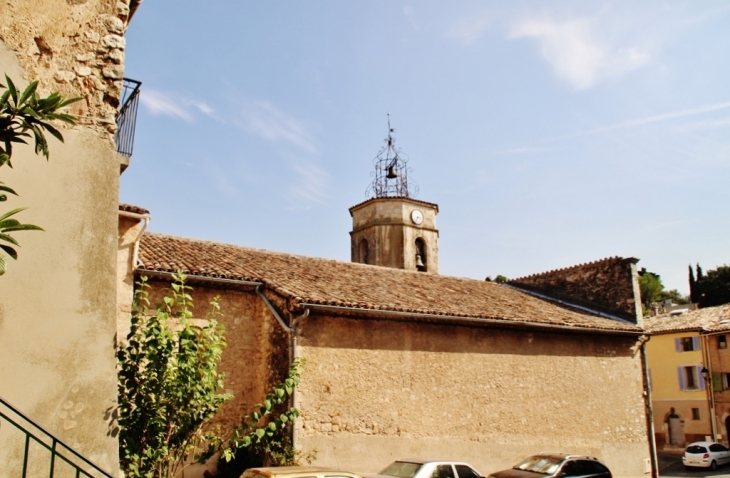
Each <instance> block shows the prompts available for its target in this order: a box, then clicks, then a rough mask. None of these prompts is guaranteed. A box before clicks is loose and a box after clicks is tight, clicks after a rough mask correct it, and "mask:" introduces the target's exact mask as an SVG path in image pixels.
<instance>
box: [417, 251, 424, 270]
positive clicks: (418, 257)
mask: <svg viewBox="0 0 730 478" xmlns="http://www.w3.org/2000/svg"><path fill="white" fill-rule="evenodd" d="M416 267H424V264H423V261H422V260H421V254H416Z"/></svg>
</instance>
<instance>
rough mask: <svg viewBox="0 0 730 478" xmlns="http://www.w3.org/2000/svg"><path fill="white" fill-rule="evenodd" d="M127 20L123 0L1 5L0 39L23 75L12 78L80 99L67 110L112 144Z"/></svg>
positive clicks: (16, 0)
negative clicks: (14, 57)
mask: <svg viewBox="0 0 730 478" xmlns="http://www.w3.org/2000/svg"><path fill="white" fill-rule="evenodd" d="M128 17H129V1H128V0H12V1H9V2H3V5H2V6H0V41H2V43H4V44H5V45H6V47H7V48H9V49H10V50H12V51H13V52H14V53H15V56H16V57H17V59H18V62H19V64H20V67H21V68H22V70H23V72H24V75H23V78H17V77H14V78H11V79H12V80H13V82H15V83H18V84H20V83H27V82H29V81H33V80H39V91H41V93H42V94H43V93H46V94H47V93H50V92H51V91H60V92H61V93H62V94H64V95H67V96H70V97H81V98H82V101H79V102H76V103H74V104H73V105H72V106H71V107H70V112H72V113H73V114H76V115H78V116H79V119H80V123H81V124H83V125H86V126H88V127H90V128H92V129H94V130H96V131H98V132H105V133H106V134H105V135H104V136H106V139H107V140H108V141H112V140H113V134H114V133H115V131H116V112H117V108H118V106H119V98H120V94H121V88H122V81H121V80H122V78H123V76H124V48H125V39H124V32H125V30H126V28H127V19H128ZM0 68H2V69H3V71H2V72H0V73H5V72H6V70H7V68H6V67H5V65H4V64H0ZM23 80H25V81H23ZM2 83H3V84H4V83H5V82H4V81H3V82H2Z"/></svg>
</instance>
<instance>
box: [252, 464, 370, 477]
mask: <svg viewBox="0 0 730 478" xmlns="http://www.w3.org/2000/svg"><path fill="white" fill-rule="evenodd" d="M246 472H252V473H258V474H260V475H264V476H270V477H273V476H282V475H286V476H296V475H302V476H307V475H311V474H313V473H341V474H347V475H353V476H358V475H356V474H355V473H352V472H349V471H343V470H336V469H334V468H326V467H321V466H268V467H258V468H249V469H247V470H246Z"/></svg>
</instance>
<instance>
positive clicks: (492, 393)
mask: <svg viewBox="0 0 730 478" xmlns="http://www.w3.org/2000/svg"><path fill="white" fill-rule="evenodd" d="M300 344H301V345H300V352H299V353H300V354H301V355H302V356H304V357H305V358H306V359H307V362H308V364H307V370H306V372H305V376H304V379H303V381H302V384H301V386H300V389H299V390H300V392H299V393H300V397H299V404H300V407H301V411H302V417H303V418H302V423H301V424H300V426H301V427H302V428H301V430H300V432H299V434H298V437H299V438H298V439H299V445H300V446H301V447H303V449H304V450H305V451H308V450H313V449H316V450H317V462H316V463H317V464H322V465H329V466H338V467H340V468H342V469H350V470H353V471H358V472H363V473H367V472H370V473H372V472H377V471H378V470H379V469H381V468H382V467H384V466H385V465H387V464H388V463H389V462H391V461H393V460H395V459H398V458H405V457H421V458H448V459H454V460H465V461H467V462H469V463H471V464H472V465H474V466H475V467H476V468H477V469H478V470H479V471H480V472H481V473H482V474H484V475H485V476H486V475H487V474H489V473H490V472H493V471H497V470H500V469H504V468H507V467H510V466H512V465H514V464H515V463H516V462H517V461H518V460H520V459H521V458H523V457H525V456H527V455H529V454H532V453H537V452H540V451H545V450H555V451H565V452H570V453H585V454H590V455H593V456H597V457H599V458H601V459H603V460H604V461H605V462H606V463H607V464H608V466H609V467H610V468H611V470H612V471H613V472H614V475H615V476H616V475H619V476H620V475H624V476H626V475H641V474H643V473H644V465H645V459H647V458H648V457H649V447H648V440H647V432H646V421H645V412H644V410H645V408H644V402H643V398H642V383H641V366H640V360H639V357H638V355H634V354H633V349H632V347H634V345H635V339H634V338H619V337H608V336H601V335H572V334H566V333H544V332H529V331H508V330H498V329H480V328H468V327H460V326H446V325H433V324H425V323H420V324H419V323H398V322H387V321H372V320H355V319H346V318H328V317H321V316H316V317H311V318H309V319H307V321H306V322H305V323H304V325H303V326H302V338H301V340H300Z"/></svg>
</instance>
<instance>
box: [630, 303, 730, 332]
mask: <svg viewBox="0 0 730 478" xmlns="http://www.w3.org/2000/svg"><path fill="white" fill-rule="evenodd" d="M644 329H645V330H646V331H647V332H648V333H650V334H668V333H672V332H688V331H698V332H721V331H724V330H728V331H730V304H725V305H719V306H717V307H706V308H704V309H697V310H691V311H689V312H685V313H683V314H674V315H672V314H664V315H658V316H656V317H648V318H645V319H644Z"/></svg>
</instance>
